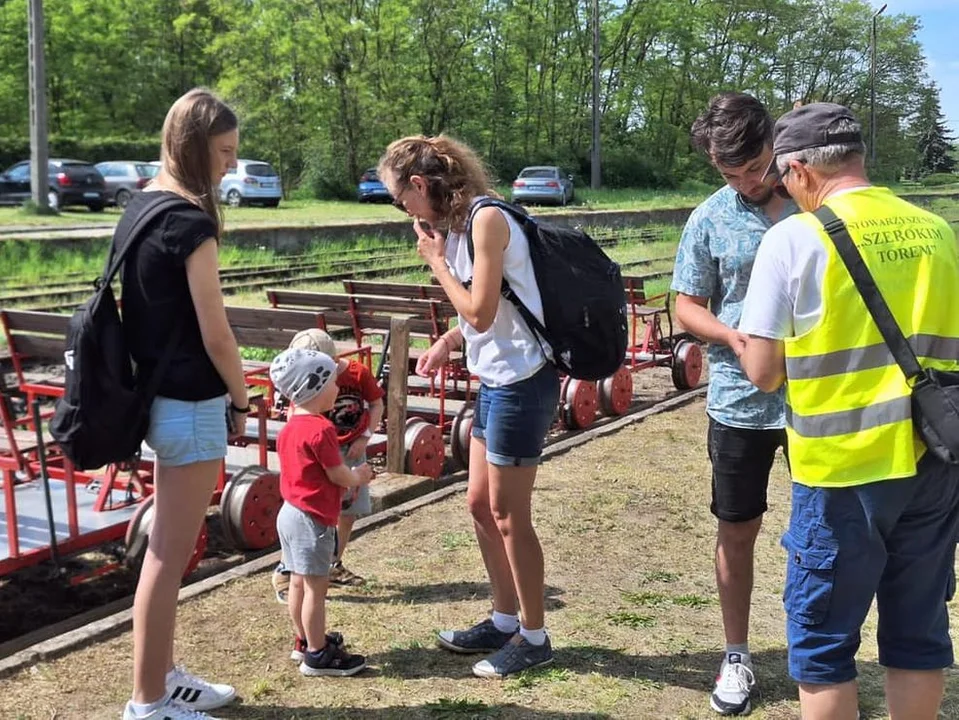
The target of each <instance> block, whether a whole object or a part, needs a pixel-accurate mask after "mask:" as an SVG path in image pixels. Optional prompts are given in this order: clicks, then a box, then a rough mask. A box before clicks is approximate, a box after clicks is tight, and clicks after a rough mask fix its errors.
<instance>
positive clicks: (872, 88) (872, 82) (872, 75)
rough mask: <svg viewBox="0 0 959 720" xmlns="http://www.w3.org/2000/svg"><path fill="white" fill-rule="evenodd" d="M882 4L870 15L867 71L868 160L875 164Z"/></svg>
mask: <svg viewBox="0 0 959 720" xmlns="http://www.w3.org/2000/svg"><path fill="white" fill-rule="evenodd" d="M885 9H886V6H885V5H883V6H882V7H881V8H879V9H878V10H877V11H876V13H875V14H874V15H873V16H872V67H871V69H870V71H869V160H870V165H871V166H872V167H875V165H876V22H877V19H878V18H879V16H880V15H882V14H883V12H884V11H885Z"/></svg>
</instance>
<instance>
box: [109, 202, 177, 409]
mask: <svg viewBox="0 0 959 720" xmlns="http://www.w3.org/2000/svg"><path fill="white" fill-rule="evenodd" d="M155 195H156V197H152V198H150V201H149V202H148V203H147V204H146V205H145V206H144V207H143V208H142V209H141V211H140V214H139V215H137V216H136V219H134V220H133V221H132V224H131V223H129V222H126V217H124V218H123V219H122V220H121V221H120V223H119V224H118V225H117V229H116V231H115V232H114V233H113V243H112V245H111V247H110V252H109V253H108V254H107V265H106V268H105V269H104V271H103V276H102V277H101V278H99V279H98V281H97V287H98V288H103V287H106V286H107V285H109V284H110V283H112V282H113V278H114V277H115V276H116V274H117V273H118V272H119V271H120V268H121V267H122V265H123V261H124V260H125V259H126V256H127V253H128V252H130V250H131V249H132V248H133V247H134V246H135V245H136V244H137V243H138V242H139V241H140V240H141V239H142V236H143V231H144V229H146V227H147V226H148V225H149V224H150V223H151V222H152V221H153V220H154V219H155V218H156V217H158V216H159V215H160V214H161V213H163V212H166V211H167V210H170V209H171V208H174V207H178V206H181V205H184V206H190V207H192V206H193V205H192V203H190V201H189V200H187V199H185V198H183V197H180V196H179V195H176V194H174V193H160V192H158V193H155ZM124 236H125V237H124ZM121 239H122V245H121V242H120V240H121ZM117 248H120V249H119V251H117ZM185 324H186V322H185V320H184V318H182V317H181V318H180V319H179V320H178V321H177V323H176V324H175V325H174V326H173V334H172V335H170V339H169V342H167V344H166V347H165V348H164V350H163V355H161V356H160V359H159V361H158V362H157V364H156V367H155V368H154V369H153V374H152V375H151V376H150V382H149V383H147V385H146V387H144V388H141V392H142V393H143V394H142V398H143V401H144V402H145V403H147V404H149V403H151V402H153V399H154V398H155V397H156V395H157V392H158V391H159V389H160V382H161V381H162V380H163V375H164V374H165V373H166V370H167V368H168V367H169V365H170V362H171V361H172V360H173V354H174V353H175V352H176V350H177V346H178V345H179V344H180V337H181V336H182V335H183V326H184V325H185Z"/></svg>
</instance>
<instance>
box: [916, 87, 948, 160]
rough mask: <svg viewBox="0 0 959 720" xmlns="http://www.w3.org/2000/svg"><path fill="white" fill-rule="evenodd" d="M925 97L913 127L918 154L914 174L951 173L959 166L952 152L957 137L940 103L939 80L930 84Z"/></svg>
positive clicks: (924, 90) (925, 89)
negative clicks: (950, 127) (952, 131)
mask: <svg viewBox="0 0 959 720" xmlns="http://www.w3.org/2000/svg"><path fill="white" fill-rule="evenodd" d="M921 97H922V99H921V101H920V103H919V109H918V111H917V112H916V117H915V119H914V120H913V121H912V126H911V128H910V130H911V133H910V134H911V135H912V137H913V138H914V140H915V145H916V152H917V154H918V158H917V162H916V165H915V167H914V168H913V172H912V175H913V177H915V178H921V177H925V176H926V175H931V174H932V173H950V172H952V171H953V170H955V169H956V160H955V158H954V157H953V156H952V143H953V141H954V140H955V138H953V137H951V136H950V134H949V129H948V128H947V127H946V123H945V117H944V116H943V114H942V106H941V105H940V104H939V87H938V86H937V85H936V84H935V83H931V84H929V85H927V86H926V87H924V88H923V90H922V95H921Z"/></svg>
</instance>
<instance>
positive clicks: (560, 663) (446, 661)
mask: <svg viewBox="0 0 959 720" xmlns="http://www.w3.org/2000/svg"><path fill="white" fill-rule="evenodd" d="M481 657H482V656H456V655H453V654H451V653H448V652H447V651H445V650H442V649H440V648H430V647H422V648H420V647H417V648H398V649H394V650H391V651H389V652H385V653H381V654H377V655H373V656H371V657H370V658H369V660H370V662H371V664H373V665H375V666H377V668H376V669H375V670H374V672H375V673H377V674H382V675H386V676H390V677H393V678H399V679H404V680H406V679H423V678H429V677H447V678H454V679H455V678H461V679H467V678H472V677H473V676H472V672H471V667H472V664H473V663H474V662H476V661H477V660H479V659H480V658H481ZM721 657H722V655H721V653H717V652H715V651H712V650H710V651H708V652H706V651H701V652H678V653H673V654H670V655H630V654H628V653H624V652H622V651H620V650H614V649H611V648H606V647H599V646H595V645H575V646H567V647H562V646H561V647H558V648H557V649H556V662H555V665H553V666H552V668H555V669H566V670H569V671H572V672H574V673H577V674H582V675H588V674H593V673H595V674H598V675H602V676H605V677H611V678H622V679H625V680H642V681H644V682H646V683H650V684H652V685H654V686H656V687H660V688H662V689H664V690H667V691H668V688H670V687H681V688H686V689H689V690H695V691H699V692H702V693H703V694H704V697H706V696H708V693H710V692H712V689H713V686H714V683H715V679H716V673H717V671H718V669H719V662H720V660H721ZM752 660H753V666H754V667H755V669H756V679H757V684H758V690H757V692H756V695H755V696H754V698H755V700H754V707H761V706H763V705H767V704H769V705H772V704H775V703H782V702H788V701H795V700H797V699H798V690H797V688H796V683H795V682H794V681H793V680H792V678H790V677H789V674H788V671H787V666H786V650H785V649H784V648H783V649H776V650H762V651H759V652H756V653H753V654H752ZM858 668H859V674H860V676H859V684H860V692H859V696H860V707H861V717H862V719H863V720H869V719H870V718H871V719H873V720H876V719H878V718H884V717H886V713H885V705H884V700H883V677H884V669H883V668H882V667H881V666H880V665H879V664H878V663H876V662H872V661H860V662H859V663H858ZM533 672H534V673H535V672H538V671H533ZM546 672H549V670H547V671H546ZM957 685H959V683H955V682H947V687H946V698H945V701H944V706H949V705H950V703H955V702H957V701H959V686H957Z"/></svg>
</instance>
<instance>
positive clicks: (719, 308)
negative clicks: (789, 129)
mask: <svg viewBox="0 0 959 720" xmlns="http://www.w3.org/2000/svg"><path fill="white" fill-rule="evenodd" d="M772 131H773V120H772V118H771V117H770V115H769V113H768V112H767V110H766V108H765V107H764V106H763V105H762V103H760V102H759V101H758V100H756V99H755V98H753V97H751V96H749V95H746V94H744V93H723V94H721V95H718V96H716V97H714V98H713V99H712V100H711V101H710V103H709V107H708V108H707V109H706V111H705V112H704V113H703V114H702V115H701V116H700V117H699V118H697V120H696V122H695V123H693V127H692V141H693V144H694V145H696V146H697V147H698V148H699V149H701V150H702V151H703V152H705V153H706V155H707V156H708V157H709V159H710V161H711V162H712V164H713V166H714V167H715V168H716V169H717V170H718V171H719V172H720V173H721V174H722V176H723V178H724V179H725V180H726V185H725V186H724V187H723V188H721V189H720V190H718V191H716V192H715V193H713V195H712V196H710V197H709V198H708V199H707V200H706V201H705V202H703V203H702V204H701V205H700V206H699V207H697V208H696V210H695V211H693V213H692V215H690V217H689V220H688V221H687V223H686V226H685V228H684V229H683V235H682V238H681V239H680V243H679V250H678V252H677V255H676V267H675V271H674V273H673V283H672V289H673V290H674V291H675V292H676V293H677V297H676V316H677V318H678V319H679V322H680V323H681V324H682V325H683V327H684V328H685V329H686V330H687V331H689V332H690V333H692V334H693V335H695V336H696V337H698V338H700V339H702V340H705V341H706V342H707V343H708V349H707V356H708V359H709V390H708V395H707V403H706V413H707V415H708V416H709V432H708V437H707V451H708V454H709V459H710V461H711V463H712V504H711V507H710V510H711V511H712V513H713V514H714V515H715V516H716V518H717V520H718V531H717V538H716V585H717V587H718V590H719V602H720V606H721V608H722V617H723V629H724V631H725V636H726V654H725V656H724V657H723V661H722V664H721V666H720V671H719V675H718V677H717V678H716V688H715V690H714V692H713V694H712V697H711V698H710V704H711V706H712V708H713V709H714V710H715V711H716V712H718V713H720V714H722V715H746V714H748V713H749V712H750V710H751V707H750V695H751V692H752V690H753V687H754V686H755V683H756V679H755V676H754V674H753V667H752V661H751V660H750V657H749V645H748V634H749V609H750V601H751V595H752V586H753V548H754V546H755V543H756V537H757V535H758V534H759V528H760V525H761V524H762V516H763V513H764V512H765V511H766V508H767V506H766V489H767V486H768V483H769V472H770V469H771V468H772V464H773V459H774V456H775V453H776V449H777V448H778V447H780V446H782V447H783V448H785V443H786V435H785V430H784V427H785V416H784V406H783V396H782V392H776V393H773V394H766V393H764V392H761V391H760V390H758V389H757V388H756V387H754V386H753V384H752V383H750V381H749V379H748V378H747V377H746V375H745V373H744V372H743V369H742V367H741V366H740V363H739V356H740V354H741V353H742V351H743V349H744V348H745V343H746V337H745V336H744V335H743V334H742V333H740V332H739V330H738V329H737V328H738V326H739V316H740V313H741V311H742V304H743V299H744V297H745V295H746V286H747V285H748V283H749V274H750V271H751V270H752V265H753V261H754V259H755V257H756V251H757V250H758V248H759V242H760V240H761V239H762V237H763V234H764V233H765V232H766V230H768V229H769V228H770V227H771V226H772V225H773V224H774V223H776V222H778V221H779V220H781V219H783V218H784V217H787V216H788V215H791V214H792V213H794V212H796V207H795V205H794V204H793V203H792V201H791V200H789V199H788V196H785V195H784V194H782V193H780V192H779V190H778V189H777V188H776V187H775V185H774V181H773V179H772V178H775V177H776V176H775V174H769V173H768V171H769V167H770V163H771V161H772V157H773V155H772Z"/></svg>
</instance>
